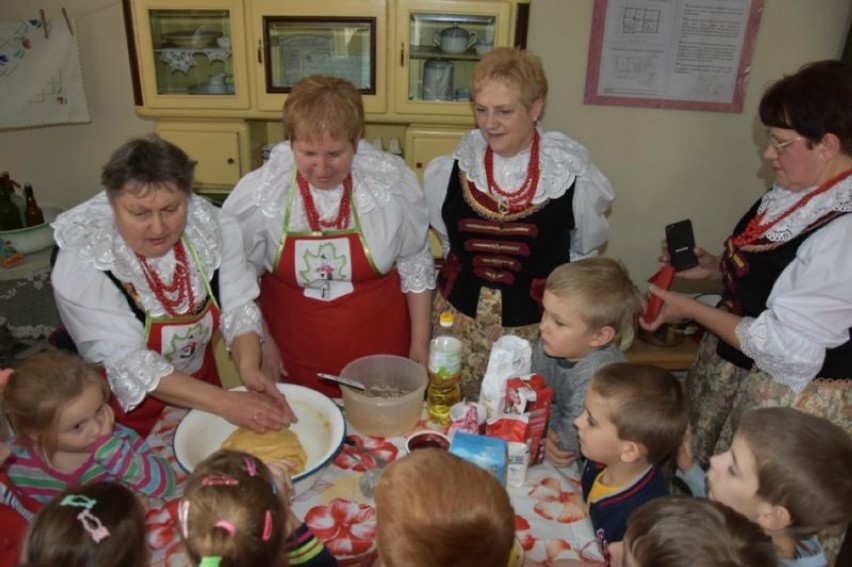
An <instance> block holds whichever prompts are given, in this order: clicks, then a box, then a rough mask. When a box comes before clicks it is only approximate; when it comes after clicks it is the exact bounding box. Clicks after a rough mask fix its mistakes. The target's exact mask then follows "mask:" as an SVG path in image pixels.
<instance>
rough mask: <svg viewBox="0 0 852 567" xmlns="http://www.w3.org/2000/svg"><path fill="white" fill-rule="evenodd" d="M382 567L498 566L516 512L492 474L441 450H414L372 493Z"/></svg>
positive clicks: (510, 536)
mask: <svg viewBox="0 0 852 567" xmlns="http://www.w3.org/2000/svg"><path fill="white" fill-rule="evenodd" d="M376 524H377V530H378V531H377V535H376V538H377V546H378V549H379V557H380V558H381V561H382V565H383V566H384V567H434V566H436V565H441V566H442V567H462V566H466V565H494V566H503V565H506V564H507V563H508V562H509V555H510V553H511V551H512V545H513V544H514V541H515V511H514V509H513V508H512V504H511V502H510V501H509V495H508V494H507V493H506V490H505V489H504V488H503V487H502V486H500V483H498V482H497V479H496V478H494V475H492V474H491V473H489V472H487V471H486V470H484V469H482V468H480V467H478V466H477V465H474V464H472V463H469V462H467V461H465V460H462V459H460V458H459V457H456V456H455V455H451V454H450V453H448V452H446V451H444V450H442V449H432V448H430V449H418V450H416V451H414V452H413V453H411V454H410V455H407V456H405V457H403V458H401V459H399V460H397V461H394V462H393V463H391V464H390V465H388V467H387V468H386V469H385V470H384V472H383V473H382V476H381V477H380V478H379V484H378V486H377V487H376Z"/></svg>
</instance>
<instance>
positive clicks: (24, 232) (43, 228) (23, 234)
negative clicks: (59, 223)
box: [0, 204, 63, 254]
mask: <svg viewBox="0 0 852 567" xmlns="http://www.w3.org/2000/svg"><path fill="white" fill-rule="evenodd" d="M62 210H63V209H62V207H56V206H54V205H47V204H42V205H41V212H42V213H44V224H40V225H38V226H30V227H27V228H19V229H17V230H0V242H7V241H8V242H9V243H10V244H11V245H12V246H13V247H14V248H15V250H17V251H18V252H20V253H21V254H33V253H34V252H40V251H42V250H44V249H45V248H50V247H51V246H53V227H52V226H50V223H52V222H53V221H55V220H56V217H57V216H58V215H59V213H61V212H62Z"/></svg>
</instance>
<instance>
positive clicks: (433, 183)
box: [423, 155, 455, 257]
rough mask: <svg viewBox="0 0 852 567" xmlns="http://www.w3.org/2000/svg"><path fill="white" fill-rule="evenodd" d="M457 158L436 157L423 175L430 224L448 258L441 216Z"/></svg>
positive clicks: (446, 241) (445, 235) (445, 228)
mask: <svg viewBox="0 0 852 567" xmlns="http://www.w3.org/2000/svg"><path fill="white" fill-rule="evenodd" d="M454 163H455V158H453V156H451V155H447V156H440V157H436V158H435V159H433V160H432V161H430V162H429V165H427V166H426V171H424V173H423V193H424V195H425V197H426V206H427V207H428V209H429V224H430V225H431V226H432V228H433V229H435V232H436V233H437V235H438V238H439V239H440V240H441V250H442V252H443V256H444V257H446V256H447V253H448V252H449V249H450V243H449V240H448V239H447V227H446V225H445V224H444V219H443V217H442V216H441V207H443V206H444V199H446V197H447V187H448V185H449V183H450V176H451V175H452V174H453V164H454Z"/></svg>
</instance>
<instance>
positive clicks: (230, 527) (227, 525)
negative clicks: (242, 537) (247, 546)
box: [213, 520, 237, 535]
mask: <svg viewBox="0 0 852 567" xmlns="http://www.w3.org/2000/svg"><path fill="white" fill-rule="evenodd" d="M213 527H216V528H222V529H223V530H225V531H226V532H228V535H234V534H235V533H237V528H236V527H234V524H232V523H231V522H229V521H228V520H219V521H218V522H216V523H215V524H213Z"/></svg>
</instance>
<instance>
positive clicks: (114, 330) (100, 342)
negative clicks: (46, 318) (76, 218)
mask: <svg viewBox="0 0 852 567" xmlns="http://www.w3.org/2000/svg"><path fill="white" fill-rule="evenodd" d="M51 283H52V284H53V292H54V298H55V300H56V306H57V309H58V310H59V314H60V316H61V317H62V322H63V324H64V325H65V328H66V330H67V331H68V333H69V334H70V335H71V338H72V339H74V343H75V344H76V346H77V350H78V351H79V353H80V355H81V356H82V357H83V358H85V359H86V360H88V361H90V362H93V363H95V364H102V365H103V366H104V367H105V368H106V371H107V379H108V380H109V384H110V388H111V389H112V391H113V392H114V393H115V396H116V398H117V399H118V401H119V403H120V404H121V407H122V408H124V410H125V411H129V410H131V409H133V408H134V407H136V406H137V405H139V404H140V403H141V402H142V400H143V399H144V398H145V396H146V395H147V393H148V392H150V391H151V390H154V389H155V388H156V387H157V386H158V385H159V383H160V379H161V378H163V377H164V376H168V375H169V374H171V373H172V372H174V367H173V366H172V365H171V364H169V363H168V362H166V361H165V360H164V359H163V358H162V357H161V356H159V355H158V354H157V353H155V352H154V351H151V350H149V349H148V347H147V345H146V341H145V328H144V326H143V325H142V323H141V322H140V321H139V320H138V319H136V317H135V316H134V315H133V313H132V312H131V311H130V309H129V308H128V307H127V301H126V299H125V298H124V296H123V295H122V294H121V292H120V291H119V289H118V288H117V287H116V286H115V284H113V283H112V282H111V281H109V279H108V278H107V276H106V275H105V274H104V273H103V272H101V271H99V270H97V269H96V268H95V267H94V266H93V265H92V263H90V262H85V261H83V260H82V259H81V258H80V257H79V256H77V255H75V254H73V253H71V252H69V251H66V250H60V252H59V255H58V256H57V259H56V265H55V266H54V268H53V272H52V273H51Z"/></svg>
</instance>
